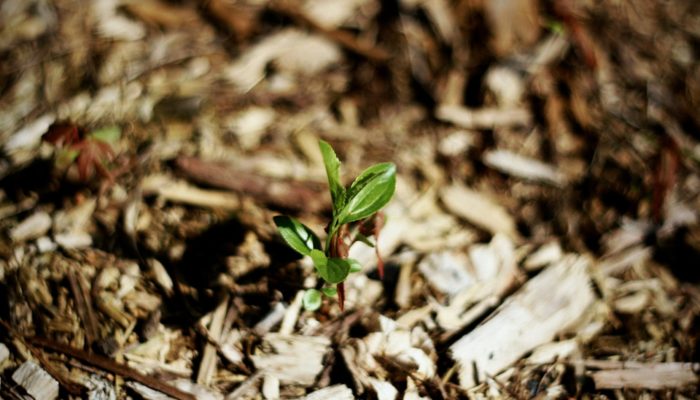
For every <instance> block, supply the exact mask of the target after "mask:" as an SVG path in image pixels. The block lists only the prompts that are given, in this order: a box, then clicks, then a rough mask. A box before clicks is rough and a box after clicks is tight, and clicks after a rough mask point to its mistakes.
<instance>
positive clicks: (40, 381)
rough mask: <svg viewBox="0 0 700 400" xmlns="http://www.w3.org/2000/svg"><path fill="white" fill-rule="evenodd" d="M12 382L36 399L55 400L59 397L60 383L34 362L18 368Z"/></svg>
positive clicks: (25, 363) (27, 362) (28, 362)
mask: <svg viewBox="0 0 700 400" xmlns="http://www.w3.org/2000/svg"><path fill="white" fill-rule="evenodd" d="M12 380H13V381H15V383H17V384H18V385H20V386H22V387H23V388H24V390H26V391H27V393H29V394H30V395H32V397H34V398H35V399H46V400H53V399H55V398H57V397H58V381H56V380H55V379H53V377H51V375H49V374H48V372H46V371H44V370H43V369H41V367H39V366H38V365H37V364H36V363H34V362H33V361H25V362H24V364H22V365H21V366H20V367H19V368H17V370H16V371H15V372H14V373H13V374H12Z"/></svg>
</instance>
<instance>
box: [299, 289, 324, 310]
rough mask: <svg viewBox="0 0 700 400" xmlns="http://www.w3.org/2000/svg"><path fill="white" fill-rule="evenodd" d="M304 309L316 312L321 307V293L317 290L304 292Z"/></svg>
mask: <svg viewBox="0 0 700 400" xmlns="http://www.w3.org/2000/svg"><path fill="white" fill-rule="evenodd" d="M302 304H303V305H304V309H305V310H307V311H316V310H318V308H319V307H321V292H319V291H318V290H316V289H308V290H306V292H304V297H303V299H302Z"/></svg>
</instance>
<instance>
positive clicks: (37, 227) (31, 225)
mask: <svg viewBox="0 0 700 400" xmlns="http://www.w3.org/2000/svg"><path fill="white" fill-rule="evenodd" d="M51 222H52V220H51V216H50V215H49V214H48V213H47V212H45V211H37V212H35V213H34V214H32V215H30V216H29V217H27V218H26V219H24V220H23V221H22V222H20V223H19V224H18V225H17V226H15V227H14V228H12V230H11V231H10V239H12V241H13V242H22V241H25V240H31V239H36V238H38V237H41V236H44V235H45V234H46V232H48V231H49V229H50V228H51Z"/></svg>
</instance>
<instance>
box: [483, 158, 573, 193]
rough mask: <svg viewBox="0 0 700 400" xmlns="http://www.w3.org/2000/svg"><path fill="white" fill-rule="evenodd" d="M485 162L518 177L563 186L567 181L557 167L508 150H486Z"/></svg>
mask: <svg viewBox="0 0 700 400" xmlns="http://www.w3.org/2000/svg"><path fill="white" fill-rule="evenodd" d="M484 163H485V164H486V165H488V166H489V167H491V168H495V169H497V170H499V171H501V172H504V173H506V174H509V175H513V176H515V177H518V178H523V179H528V180H531V181H539V182H544V183H549V184H551V185H554V186H563V185H564V184H565V182H566V178H565V176H564V174H562V173H561V172H559V171H558V170H557V169H556V168H555V167H553V166H551V165H549V164H545V163H543V162H542V161H539V160H535V159H533V158H529V157H524V156H521V155H519V154H515V153H512V152H510V151H506V150H493V151H488V152H486V153H485V154H484Z"/></svg>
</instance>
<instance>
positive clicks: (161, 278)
mask: <svg viewBox="0 0 700 400" xmlns="http://www.w3.org/2000/svg"><path fill="white" fill-rule="evenodd" d="M146 263H147V264H148V268H149V269H150V272H151V274H152V276H153V279H154V280H155V281H156V283H157V284H158V286H160V288H161V289H162V290H163V292H165V294H166V295H167V296H168V297H170V296H172V295H173V291H174V289H173V287H174V283H173V278H171V277H170V274H168V271H167V270H166V269H165V266H163V264H162V263H161V262H160V261H158V260H157V259H155V258H149V259H147V260H146Z"/></svg>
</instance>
